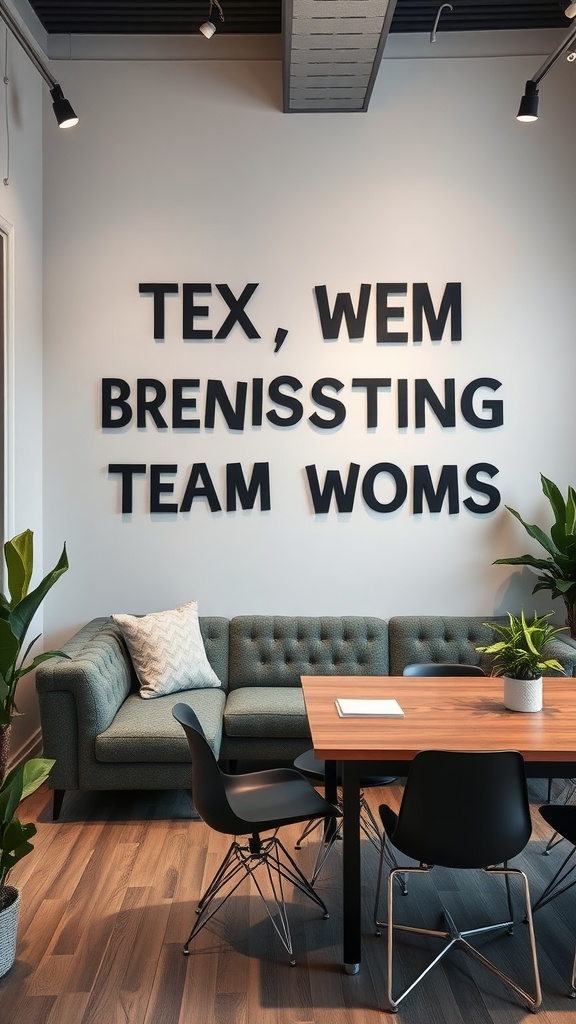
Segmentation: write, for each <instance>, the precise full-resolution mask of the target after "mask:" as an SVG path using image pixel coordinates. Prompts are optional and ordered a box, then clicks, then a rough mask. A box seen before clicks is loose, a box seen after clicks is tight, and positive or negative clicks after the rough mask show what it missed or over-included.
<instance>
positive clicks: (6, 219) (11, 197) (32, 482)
mask: <svg viewBox="0 0 576 1024" xmlns="http://www.w3.org/2000/svg"><path fill="white" fill-rule="evenodd" d="M0 40H1V48H2V55H4V29H3V28H2V29H0ZM2 77H3V76H2ZM8 78H9V85H8V120H9V146H8V136H7V134H6V126H5V121H4V116H2V126H1V127H0V227H2V230H3V231H4V232H5V234H6V236H7V291H8V295H7V318H6V319H7V322H6V333H7V352H6V358H7V372H6V392H5V404H6V414H7V415H6V419H7V423H6V431H7V449H8V451H7V460H8V465H7V478H6V482H7V492H6V514H5V528H6V535H7V536H13V535H14V534H15V533H19V532H20V531H22V530H25V529H27V528H30V529H32V530H33V531H34V541H35V553H36V566H37V577H38V580H39V578H40V573H41V570H42V88H43V85H42V80H41V79H40V77H39V75H38V72H37V71H36V70H35V69H34V68H33V66H32V65H31V64H30V62H29V60H28V58H27V57H26V56H25V55H24V53H23V52H22V50H21V49H20V47H19V46H18V45H17V43H16V42H15V41H14V40H13V39H12V37H10V38H9V47H8ZM1 88H2V109H3V110H4V101H5V94H4V88H5V86H4V84H2V86H1ZM8 153H9V157H8ZM6 177H7V178H8V184H7V185H6V184H4V179H5V178H6ZM34 582H36V576H35V580H34ZM33 628H35V629H36V633H40V632H41V631H42V616H41V614H39V615H38V616H37V617H36V619H35V622H34V626H33ZM33 635H34V634H33V633H32V634H31V636H33ZM18 707H19V710H20V712H21V713H22V714H23V716H24V717H22V718H17V719H15V721H14V725H13V730H12V753H13V756H15V757H18V756H19V755H20V754H21V753H23V752H25V748H26V747H27V744H28V741H29V739H30V737H32V736H33V735H34V733H35V732H36V731H37V729H38V713H37V705H36V695H35V691H34V683H33V679H32V677H26V678H24V679H23V680H22V682H21V683H20V685H19V690H18Z"/></svg>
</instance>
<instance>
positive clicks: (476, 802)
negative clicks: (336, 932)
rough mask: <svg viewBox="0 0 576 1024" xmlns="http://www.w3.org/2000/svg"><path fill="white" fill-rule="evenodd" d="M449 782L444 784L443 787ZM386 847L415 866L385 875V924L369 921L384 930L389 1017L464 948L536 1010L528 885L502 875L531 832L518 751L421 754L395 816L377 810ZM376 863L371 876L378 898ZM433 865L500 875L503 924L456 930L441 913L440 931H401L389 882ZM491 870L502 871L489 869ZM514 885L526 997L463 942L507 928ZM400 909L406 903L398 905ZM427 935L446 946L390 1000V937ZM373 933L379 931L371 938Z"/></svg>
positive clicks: (520, 875)
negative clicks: (530, 976)
mask: <svg viewBox="0 0 576 1024" xmlns="http://www.w3.org/2000/svg"><path fill="white" fill-rule="evenodd" d="M447 779H450V785H447V784H446V780H447ZM379 810H380V817H381V819H382V824H383V826H384V833H385V842H386V843H388V842H390V843H392V845H393V846H394V847H395V848H396V850H399V851H400V852H401V853H403V854H404V855H405V856H407V857H409V858H411V859H412V860H414V861H416V862H417V866H414V865H401V866H399V867H396V868H393V869H392V870H391V871H390V873H389V876H388V920H387V923H383V922H379V921H377V922H376V925H377V928H381V927H387V930H388V947H387V964H388V977H387V998H388V1000H389V1003H390V1008H391V1010H392V1012H395V1011H396V1010H397V1009H398V1005H399V1003H400V1002H401V1001H402V1000H403V999H404V997H405V996H407V995H408V993H409V992H411V991H412V990H413V989H414V988H415V986H416V985H417V984H418V983H419V982H420V981H422V979H423V978H424V977H425V976H426V975H427V974H428V972H429V971H430V970H431V969H432V968H433V967H435V966H436V964H438V963H439V962H440V961H441V960H442V958H443V957H444V956H445V955H446V953H448V952H449V950H451V949H452V948H453V947H456V948H460V949H463V950H464V951H465V952H466V953H468V954H469V955H470V956H471V957H473V958H474V959H475V960H476V961H477V962H478V963H480V964H482V965H483V966H484V967H486V968H487V969H488V970H489V971H491V972H492V973H493V974H495V975H496V977H498V978H500V980H501V981H503V982H504V983H505V984H506V985H508V986H509V987H510V988H511V989H512V990H513V991H514V992H516V994H517V995H519V996H521V998H522V999H525V1000H526V1003H527V1005H528V1007H529V1009H531V1010H536V1009H537V1007H538V1006H539V1005H540V1003H541V999H542V996H541V990H540V978H539V972H538V961H537V957H536V944H535V939H534V926H533V923H532V912H531V908H530V893H529V888H528V879H527V877H526V875H525V874H524V872H523V871H520V870H518V869H516V868H509V867H508V863H507V862H508V861H509V860H510V859H511V858H512V857H515V856H516V855H517V854H519V853H521V852H522V850H523V849H524V847H525V846H526V844H527V843H528V840H529V839H530V835H531V831H532V822H531V819H530V807H529V803H528V792H527V785H526V775H525V770H524V760H523V758H522V755H521V754H519V753H518V752H517V751H513V750H504V751H481V752H469V751H465V752H462V751H445V750H425V751H422V752H421V753H419V754H417V755H416V757H415V758H414V760H413V762H412V765H411V767H410V771H409V774H408V778H407V780H406V787H405V790H404V796H403V799H402V803H401V805H400V810H399V813H398V814H396V813H395V812H394V811H393V810H392V809H391V808H390V807H388V806H387V805H386V804H382V805H381V807H380V808H379ZM382 861H383V858H381V861H380V871H379V876H378V895H379V892H380V884H381V876H382ZM434 865H438V866H440V867H447V868H460V869H464V870H470V869H472V868H482V869H483V870H484V871H485V872H487V873H488V874H502V875H504V878H505V880H506V883H507V885H506V892H507V897H508V914H509V916H508V918H507V920H505V921H501V922H499V923H497V924H493V925H487V926H486V925H484V926H483V927H481V928H472V929H468V930H466V931H460V930H459V929H458V928H457V927H456V924H455V923H454V920H453V918H452V916H451V915H450V913H449V912H448V911H447V910H443V912H442V925H443V927H441V928H424V927H417V926H413V925H401V924H397V923H396V922H395V921H394V878H395V876H396V874H397V873H403V874H414V873H426V872H429V871H431V870H432V868H433V866H434ZM494 865H502V867H495V866H494ZM513 875H515V876H517V877H518V878H519V879H520V880H521V882H522V887H523V892H524V901H525V905H526V918H525V920H526V922H527V925H528V934H529V941H530V949H531V954H532V967H533V972H534V986H535V993H534V995H533V996H532V995H530V994H529V993H528V992H527V991H525V990H524V989H523V988H521V987H520V986H519V985H518V984H517V983H516V982H515V981H513V980H512V979H511V978H510V977H508V976H507V975H505V974H503V973H502V972H501V971H500V970H499V969H498V968H497V967H496V966H495V965H494V964H493V963H492V962H491V961H490V960H488V959H487V958H486V957H485V956H483V954H482V953H480V952H479V951H478V950H477V949H476V948H475V947H474V946H473V945H472V943H471V942H470V941H469V939H470V938H471V937H472V936H474V935H479V934H482V935H486V933H487V932H491V931H493V930H498V931H502V930H506V931H509V932H511V931H512V928H513V913H512V905H511V896H510V887H509V877H510V876H513ZM404 906H406V904H405V903H404ZM397 931H402V932H410V933H412V934H418V935H430V936H433V937H434V938H435V939H441V940H444V941H445V942H446V945H445V947H444V948H443V949H442V950H441V951H440V953H438V954H437V955H436V956H435V957H434V959H433V960H432V962H431V963H430V964H429V965H428V966H427V967H426V968H425V969H424V970H423V971H422V972H421V973H420V974H419V975H418V977H417V978H416V980H415V981H413V982H411V984H410V985H409V986H408V987H407V988H406V989H405V990H404V991H403V992H401V993H400V994H399V995H394V993H393V954H394V935H395V932H397ZM377 934H379V932H378V933H377Z"/></svg>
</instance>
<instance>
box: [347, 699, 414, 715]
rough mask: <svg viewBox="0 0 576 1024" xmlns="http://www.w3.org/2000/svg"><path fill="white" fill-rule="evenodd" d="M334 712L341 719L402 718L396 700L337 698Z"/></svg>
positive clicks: (402, 713) (401, 712) (400, 709)
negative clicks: (362, 717) (335, 711)
mask: <svg viewBox="0 0 576 1024" xmlns="http://www.w3.org/2000/svg"><path fill="white" fill-rule="evenodd" d="M335 704H336V710H337V712H338V714H339V715H340V717H341V718H353V717H355V716H356V717H358V716H360V717H361V716H362V715H363V716H365V717H374V716H376V717H380V718H403V717H404V712H403V711H402V708H401V707H400V705H399V703H398V701H397V700H354V699H353V698H350V699H348V698H347V697H337V698H336V701H335Z"/></svg>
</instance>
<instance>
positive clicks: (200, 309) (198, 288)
mask: <svg viewBox="0 0 576 1024" xmlns="http://www.w3.org/2000/svg"><path fill="white" fill-rule="evenodd" d="M211 294H212V285H209V284H183V285H182V338H183V340H184V341H209V340H210V339H211V337H212V331H211V330H208V329H206V330H202V329H201V328H198V327H195V326H194V321H195V320H196V319H197V318H198V317H201V316H208V313H209V312H210V309H209V307H208V306H197V305H196V304H195V302H194V297H195V296H196V295H211Z"/></svg>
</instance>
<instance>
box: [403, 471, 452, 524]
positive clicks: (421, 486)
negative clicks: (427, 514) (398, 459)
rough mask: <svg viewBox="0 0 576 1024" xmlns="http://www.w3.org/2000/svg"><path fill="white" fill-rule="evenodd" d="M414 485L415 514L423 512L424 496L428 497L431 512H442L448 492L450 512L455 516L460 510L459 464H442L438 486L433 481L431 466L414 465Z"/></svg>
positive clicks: (413, 502)
mask: <svg viewBox="0 0 576 1024" xmlns="http://www.w3.org/2000/svg"><path fill="white" fill-rule="evenodd" d="M413 487H414V495H413V500H412V511H413V512H414V514H415V515H418V514H419V513H420V512H422V510H423V506H424V498H426V504H427V505H428V508H429V509H430V511H431V512H441V511H442V505H443V504H444V498H445V497H446V494H448V514H449V515H451V516H454V515H456V514H457V513H458V512H459V510H460V502H459V496H458V467H457V466H442V469H441V471H440V479H439V480H438V486H437V487H436V488H435V487H434V484H433V483H432V477H431V475H430V468H429V466H414V474H413Z"/></svg>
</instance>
